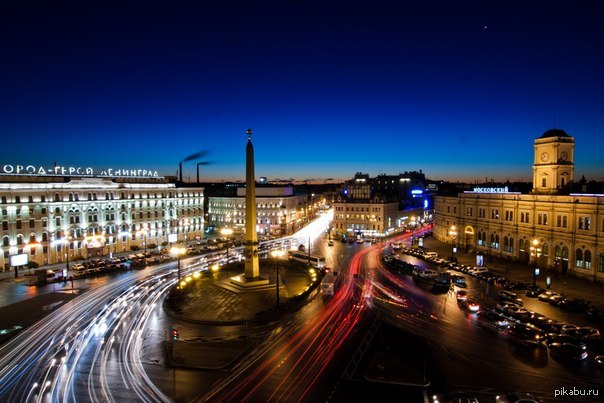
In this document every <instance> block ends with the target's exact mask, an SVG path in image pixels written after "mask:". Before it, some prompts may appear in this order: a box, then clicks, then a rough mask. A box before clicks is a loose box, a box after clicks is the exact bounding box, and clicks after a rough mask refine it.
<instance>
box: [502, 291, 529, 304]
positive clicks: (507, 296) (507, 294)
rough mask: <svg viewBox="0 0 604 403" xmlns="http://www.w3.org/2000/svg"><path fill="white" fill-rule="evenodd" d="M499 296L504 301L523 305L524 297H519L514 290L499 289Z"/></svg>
mask: <svg viewBox="0 0 604 403" xmlns="http://www.w3.org/2000/svg"><path fill="white" fill-rule="evenodd" d="M499 298H501V299H502V300H504V301H510V302H514V303H516V304H518V305H523V302H522V298H520V297H518V294H516V293H515V292H513V291H508V290H501V291H499Z"/></svg>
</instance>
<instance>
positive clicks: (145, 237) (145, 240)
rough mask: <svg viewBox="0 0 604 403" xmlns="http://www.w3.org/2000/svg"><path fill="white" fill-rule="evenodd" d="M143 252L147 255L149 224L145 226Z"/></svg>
mask: <svg viewBox="0 0 604 403" xmlns="http://www.w3.org/2000/svg"><path fill="white" fill-rule="evenodd" d="M143 237H144V240H143V250H144V252H145V255H146V254H147V224H144V225H143Z"/></svg>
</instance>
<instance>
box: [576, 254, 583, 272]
mask: <svg viewBox="0 0 604 403" xmlns="http://www.w3.org/2000/svg"><path fill="white" fill-rule="evenodd" d="M575 260H576V264H575V266H576V267H580V268H583V250H581V249H577V250H576V251H575Z"/></svg>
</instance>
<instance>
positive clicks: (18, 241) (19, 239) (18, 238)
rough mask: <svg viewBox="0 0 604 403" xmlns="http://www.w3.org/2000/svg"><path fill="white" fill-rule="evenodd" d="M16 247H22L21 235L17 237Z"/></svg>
mask: <svg viewBox="0 0 604 403" xmlns="http://www.w3.org/2000/svg"><path fill="white" fill-rule="evenodd" d="M17 245H23V235H21V234H19V235H17Z"/></svg>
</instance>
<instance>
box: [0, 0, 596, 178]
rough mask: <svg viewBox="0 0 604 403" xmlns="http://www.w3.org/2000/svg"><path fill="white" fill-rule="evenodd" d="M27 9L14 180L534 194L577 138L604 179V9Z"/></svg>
mask: <svg viewBox="0 0 604 403" xmlns="http://www.w3.org/2000/svg"><path fill="white" fill-rule="evenodd" d="M8 3H9V2H2V4H1V5H0V34H1V35H0V43H1V57H0V80H1V86H2V89H1V91H0V133H1V135H2V153H1V161H0V163H1V164H34V165H44V166H52V164H53V163H54V162H57V163H58V164H60V165H70V166H92V167H95V168H103V167H105V168H109V167H112V168H115V167H128V168H144V169H156V170H158V171H159V172H160V173H161V174H165V175H175V174H176V170H177V169H178V162H179V161H181V160H182V159H184V158H185V157H186V156H188V155H189V154H192V153H194V152H197V151H200V150H205V151H208V154H207V155H206V156H205V157H204V158H203V159H202V160H200V161H210V162H212V164H210V165H207V166H203V167H202V170H201V172H202V179H203V180H215V179H225V180H243V179H244V177H245V175H244V169H245V166H244V159H245V144H246V139H247V137H246V134H245V130H246V129H247V128H248V127H249V128H252V129H253V130H254V135H253V142H254V145H255V149H256V175H257V176H267V177H269V179H277V178H280V179H287V178H296V179H310V178H315V179H316V178H323V179H325V178H350V177H352V176H353V175H354V173H355V172H357V171H362V172H366V173H369V174H371V175H377V174H379V173H388V174H397V173H399V172H404V171H409V170H420V169H421V170H423V172H424V173H426V175H427V177H429V178H431V179H449V180H457V179H460V180H484V179H485V178H489V179H490V178H494V179H496V180H499V179H500V180H506V179H510V180H521V179H522V180H531V179H532V170H531V165H532V163H533V140H534V139H535V138H537V137H539V136H540V135H541V134H542V133H543V132H545V131H546V130H548V129H550V128H552V127H557V128H561V129H563V130H565V131H566V132H568V133H569V134H570V135H571V136H574V137H575V141H576V154H575V176H576V177H577V178H580V177H581V175H585V176H586V177H587V178H588V179H591V178H594V179H598V180H604V156H603V150H604V5H602V4H601V3H602V2H598V1H592V2H589V1H581V2H574V1H564V2H563V1H500V2H497V1H480V2H465V1H448V2H437V1H413V2H405V1H402V0H401V1H396V0H392V1H390V2H382V1H347V2H340V1H338V2H329V1H320V2H311V1H302V0H293V1H288V0H282V1H280V2H271V3H266V2H251V1H247V2H229V1H211V2H206V1H191V2H177V1H165V2H153V1H146V2H126V1H123V2H108V1H102V2H93V1H87V0H86V1H83V0H80V1H77V2H64V1H50V0H48V1H43V2H37V3H32V2H27V1H12V2H10V4H8ZM124 3H125V4H124ZM327 3H330V4H327ZM187 175H190V178H191V179H192V180H193V179H195V162H192V163H188V164H186V165H185V177H186V176H187Z"/></svg>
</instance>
